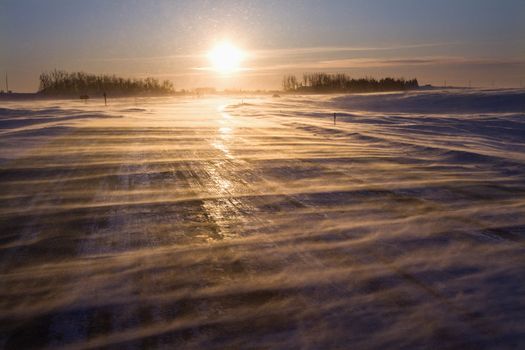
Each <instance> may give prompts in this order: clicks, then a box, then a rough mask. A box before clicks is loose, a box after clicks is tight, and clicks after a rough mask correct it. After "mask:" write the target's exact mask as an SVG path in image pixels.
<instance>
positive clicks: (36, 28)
mask: <svg viewBox="0 0 525 350" xmlns="http://www.w3.org/2000/svg"><path fill="white" fill-rule="evenodd" d="M223 39H229V40H230V41H231V42H232V43H234V44H235V45H237V46H239V47H241V48H243V49H244V50H246V51H247V52H248V54H249V57H248V58H247V60H246V61H245V62H244V64H243V66H244V67H245V68H248V69H247V70H243V71H241V72H238V73H235V74H233V75H230V76H221V75H220V74H217V73H215V72H211V71H206V70H202V69H199V68H202V67H206V66H209V62H207V57H206V52H207V51H208V50H209V49H210V48H211V47H212V46H213V44H214V42H216V41H220V40H223ZM54 68H58V69H65V70H82V71H86V72H93V73H115V74H118V75H123V76H137V77H144V76H154V77H158V78H159V79H170V80H172V81H173V82H174V84H175V87H176V88H177V89H181V88H191V87H197V86H218V87H220V88H226V87H228V88H251V89H253V88H279V87H280V81H281V76H282V75H283V74H284V73H301V72H306V71H308V72H310V71H327V72H347V73H350V74H352V75H355V76H384V75H390V76H395V77H406V78H412V77H417V78H418V79H419V80H420V83H432V84H443V81H445V80H446V81H447V83H449V84H455V85H466V84H468V81H469V80H470V81H471V82H472V85H484V86H491V85H492V84H493V82H494V84H495V86H520V81H521V82H522V83H523V84H525V1H524V0H493V1H489V0H435V1H431V0H353V1H352V0H339V1H336V0H332V1H329V0H324V1H320V0H319V1H314V0H302V1H290V0H286V1H285V0H278V1H273V0H265V1H240V0H237V1H217V0H215V1H198V0H193V1H175V0H171V1H168V0H165V1H160V0H159V1H151V0H150V1H136V0H113V1H103V0H89V1H87V0H78V1H77V0H0V71H2V72H5V71H6V72H8V74H9V79H10V88H11V89H13V90H15V91H35V90H36V89H37V87H38V75H39V74H40V72H42V71H46V70H52V69H54ZM1 81H2V83H1V84H0V87H1V89H4V88H5V86H4V82H3V79H2V80H1Z"/></svg>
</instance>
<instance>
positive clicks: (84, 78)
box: [38, 70, 174, 96]
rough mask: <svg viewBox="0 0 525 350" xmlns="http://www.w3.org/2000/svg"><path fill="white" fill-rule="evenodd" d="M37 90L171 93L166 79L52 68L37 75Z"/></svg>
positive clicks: (85, 93)
mask: <svg viewBox="0 0 525 350" xmlns="http://www.w3.org/2000/svg"><path fill="white" fill-rule="evenodd" d="M38 92H39V93H41V94H46V95H71V96H75V95H97V94H102V93H103V92H106V93H107V94H108V95H112V96H125V95H134V94H150V95H154V94H158V95H161V94H170V93H173V92H174V89H173V84H172V83H171V82H170V81H169V80H164V81H163V82H159V81H158V80H157V79H154V78H145V79H125V78H122V77H117V76H115V75H95V74H87V73H84V72H72V73H69V72H66V71H62V70H54V71H51V72H45V73H42V74H40V85H39V89H38Z"/></svg>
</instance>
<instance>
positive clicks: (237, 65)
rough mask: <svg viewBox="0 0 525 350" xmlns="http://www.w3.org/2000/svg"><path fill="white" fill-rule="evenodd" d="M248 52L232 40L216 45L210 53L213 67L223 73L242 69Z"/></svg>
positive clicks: (209, 57)
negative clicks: (232, 42) (235, 44)
mask: <svg viewBox="0 0 525 350" xmlns="http://www.w3.org/2000/svg"><path fill="white" fill-rule="evenodd" d="M245 57H246V53H245V52H244V51H242V50H241V49H239V48H238V47H236V46H234V45H232V44H231V43H230V42H227V41H224V42H221V43H218V44H217V45H215V47H214V48H213V49H212V50H211V51H210V52H209V53H208V59H209V60H210V62H211V64H212V68H213V69H214V70H215V71H217V72H219V73H222V74H228V73H233V72H236V71H238V70H240V69H241V63H242V61H243V60H244V58H245Z"/></svg>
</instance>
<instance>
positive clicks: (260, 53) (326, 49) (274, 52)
mask: <svg viewBox="0 0 525 350" xmlns="http://www.w3.org/2000/svg"><path fill="white" fill-rule="evenodd" d="M455 44H458V43H457V42H448V43H419V44H406V45H387V46H317V47H298V48H289V49H268V50H255V51H253V54H254V55H255V56H257V57H283V56H294V55H306V54H318V53H326V54H329V53H341V52H367V51H394V50H404V49H416V48H429V47H441V46H450V45H455Z"/></svg>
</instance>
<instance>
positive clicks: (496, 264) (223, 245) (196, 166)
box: [0, 91, 525, 349]
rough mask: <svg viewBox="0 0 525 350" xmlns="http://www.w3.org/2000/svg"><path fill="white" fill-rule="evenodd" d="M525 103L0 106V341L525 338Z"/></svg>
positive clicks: (359, 98)
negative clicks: (335, 115) (498, 108)
mask: <svg viewBox="0 0 525 350" xmlns="http://www.w3.org/2000/svg"><path fill="white" fill-rule="evenodd" d="M461 94H463V95H461ZM502 96H503V97H502ZM524 97H525V93H524V92H523V91H496V92H494V91H492V92H477V91H476V92H465V91H460V92H439V91H438V92H435V91H432V92H416V93H410V94H386V95H356V96H336V97H334V96H321V95H320V96H287V97H283V98H270V97H253V98H248V97H242V98H236V97H209V98H200V99H195V98H190V97H184V98H183V97H179V98H149V99H129V100H128V99H122V100H110V106H109V107H107V108H106V107H104V106H103V104H102V103H101V101H97V100H91V101H88V102H87V103H83V102H76V101H73V102H71V101H39V102H36V101H29V102H20V101H18V102H2V104H1V105H0V204H1V205H0V348H2V347H4V348H7V349H11V348H12V349H22V348H32V347H53V348H99V347H110V348H111V347H114V348H132V349H133V348H150V347H166V348H217V349H223V348H239V349H245V348H283V349H290V348H308V349H309V348H312V349H329V348H355V349H368V348H370V349H377V348H431V347H434V348H476V349H481V348H490V349H494V348H520V347H525V336H524V334H525V304H524V300H525V255H524V253H525V246H524V243H525V112H524V111H523V102H522V101H524V100H525V99H523V98H524ZM487 99H488V100H490V99H492V101H493V102H492V103H484V101H487ZM385 101H386V102H385ZM457 101H464V103H463V104H458V102H457ZM497 101H499V103H503V104H502V105H503V106H505V107H504V108H503V109H501V110H497V108H496V109H495V108H494V105H495V104H496V105H497V103H498V102H497ZM502 101H503V102H502ZM425 106H427V109H428V111H427V113H425V111H424V108H425ZM451 106H452V107H451ZM458 106H459V107H458ZM475 106H478V107H479V108H478V109H479V110H478V111H475V110H474V109H475ZM487 106H488V107H487ZM404 107H405V109H403V108H404ZM334 112H336V113H337V115H338V118H337V124H336V125H334V124H333V117H332V116H333V113H334Z"/></svg>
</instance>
